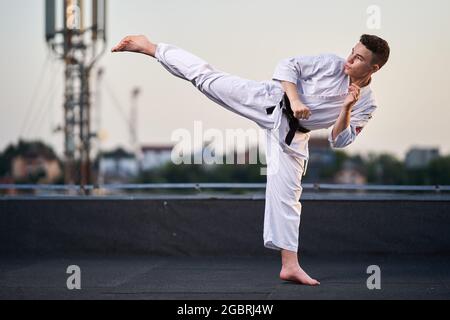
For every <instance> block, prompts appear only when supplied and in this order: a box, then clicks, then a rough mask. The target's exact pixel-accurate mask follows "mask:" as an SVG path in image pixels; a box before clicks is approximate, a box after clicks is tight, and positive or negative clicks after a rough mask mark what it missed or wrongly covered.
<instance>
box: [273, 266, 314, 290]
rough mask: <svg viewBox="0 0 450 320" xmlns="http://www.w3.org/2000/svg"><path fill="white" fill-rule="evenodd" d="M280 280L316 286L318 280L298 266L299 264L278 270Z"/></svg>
mask: <svg viewBox="0 0 450 320" xmlns="http://www.w3.org/2000/svg"><path fill="white" fill-rule="evenodd" d="M280 278H281V280H285V281H292V282H296V283H299V284H303V285H308V286H318V285H320V282H319V281H317V280H315V279H312V278H311V277H310V276H308V274H307V273H306V272H305V271H304V270H303V269H302V268H300V266H296V267H284V266H283V268H282V269H281V272H280Z"/></svg>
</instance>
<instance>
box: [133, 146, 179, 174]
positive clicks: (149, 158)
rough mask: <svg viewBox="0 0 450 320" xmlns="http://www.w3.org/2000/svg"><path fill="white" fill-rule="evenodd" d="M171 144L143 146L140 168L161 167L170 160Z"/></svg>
mask: <svg viewBox="0 0 450 320" xmlns="http://www.w3.org/2000/svg"><path fill="white" fill-rule="evenodd" d="M173 148H174V147H173V146H171V145H159V146H158V145H148V146H143V147H142V148H141V150H142V159H141V169H142V170H151V169H154V168H158V167H161V166H163V165H165V164H166V163H168V162H170V161H171V155H172V149H173Z"/></svg>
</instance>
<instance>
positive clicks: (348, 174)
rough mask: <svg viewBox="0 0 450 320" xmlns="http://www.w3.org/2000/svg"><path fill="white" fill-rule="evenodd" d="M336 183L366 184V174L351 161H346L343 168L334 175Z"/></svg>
mask: <svg viewBox="0 0 450 320" xmlns="http://www.w3.org/2000/svg"><path fill="white" fill-rule="evenodd" d="M334 183H338V184H359V185H361V184H366V183H367V178H366V176H365V174H364V173H363V172H362V170H360V169H359V168H358V166H357V165H355V164H354V163H352V162H351V161H346V162H345V163H344V165H343V168H342V169H341V170H339V171H338V172H337V173H336V174H335V176H334Z"/></svg>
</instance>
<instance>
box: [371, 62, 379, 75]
mask: <svg viewBox="0 0 450 320" xmlns="http://www.w3.org/2000/svg"><path fill="white" fill-rule="evenodd" d="M378 70H380V66H379V65H378V64H374V65H373V66H372V73H375V72H377V71H378Z"/></svg>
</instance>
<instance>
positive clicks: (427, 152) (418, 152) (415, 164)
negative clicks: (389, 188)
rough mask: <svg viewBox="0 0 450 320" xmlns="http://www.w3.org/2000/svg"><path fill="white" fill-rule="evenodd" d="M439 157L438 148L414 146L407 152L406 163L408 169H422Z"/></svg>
mask: <svg viewBox="0 0 450 320" xmlns="http://www.w3.org/2000/svg"><path fill="white" fill-rule="evenodd" d="M438 157H439V149H438V148H412V149H410V150H409V151H408V152H407V154H406V157H405V165H406V168H408V169H421V168H424V167H426V166H428V164H429V163H430V161H432V160H433V159H436V158H438Z"/></svg>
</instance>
